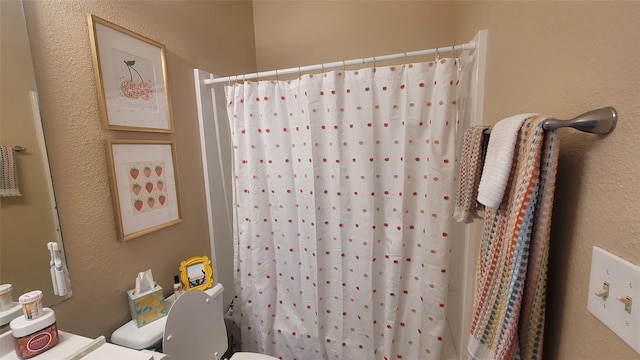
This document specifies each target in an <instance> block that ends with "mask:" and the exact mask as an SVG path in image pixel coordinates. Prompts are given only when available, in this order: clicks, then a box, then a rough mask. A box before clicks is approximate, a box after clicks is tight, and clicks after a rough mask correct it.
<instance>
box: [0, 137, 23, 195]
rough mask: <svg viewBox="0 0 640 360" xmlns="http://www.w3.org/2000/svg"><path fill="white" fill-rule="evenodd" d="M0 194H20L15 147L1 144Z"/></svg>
mask: <svg viewBox="0 0 640 360" xmlns="http://www.w3.org/2000/svg"><path fill="white" fill-rule="evenodd" d="M0 162H2V166H1V167H0V171H1V173H0V196H20V195H21V194H20V190H19V189H18V171H17V169H16V159H15V153H14V151H13V147H11V146H7V145H0Z"/></svg>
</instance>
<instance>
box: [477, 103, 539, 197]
mask: <svg viewBox="0 0 640 360" xmlns="http://www.w3.org/2000/svg"><path fill="white" fill-rule="evenodd" d="M536 115H537V114H520V115H514V116H511V117H508V118H506V119H503V120H500V121H498V123H497V124H496V125H495V126H494V127H493V129H491V137H490V138H489V146H488V147H487V155H486V157H485V159H484V168H483V169H482V177H481V178H480V187H479V189H478V202H480V203H481V204H482V205H484V206H486V207H488V208H492V209H496V208H498V206H500V203H502V198H503V197H504V191H505V188H506V186H507V179H508V177H509V171H510V170H511V160H512V159H513V150H514V146H515V145H516V138H517V137H518V130H520V126H521V125H522V123H523V122H524V121H525V120H526V119H528V118H530V117H532V116H536Z"/></svg>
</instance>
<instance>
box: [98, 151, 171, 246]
mask: <svg viewBox="0 0 640 360" xmlns="http://www.w3.org/2000/svg"><path fill="white" fill-rule="evenodd" d="M106 148H107V157H108V159H109V161H108V163H109V168H110V169H109V170H110V175H111V196H112V199H113V210H114V214H115V217H116V225H117V228H118V235H119V238H120V240H122V241H126V240H130V239H133V238H136V237H139V236H142V235H145V234H148V233H150V232H153V231H156V230H160V229H163V228H166V227H168V226H171V225H175V224H177V223H180V222H182V217H181V213H182V211H181V205H180V192H179V187H178V171H177V169H176V152H175V143H174V142H173V141H162V140H107V141H106Z"/></svg>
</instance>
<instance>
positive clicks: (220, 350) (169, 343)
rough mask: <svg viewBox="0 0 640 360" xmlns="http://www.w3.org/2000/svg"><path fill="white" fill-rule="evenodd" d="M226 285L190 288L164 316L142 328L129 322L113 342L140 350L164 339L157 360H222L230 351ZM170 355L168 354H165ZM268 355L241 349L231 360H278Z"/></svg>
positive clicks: (114, 334)
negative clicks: (226, 322)
mask: <svg viewBox="0 0 640 360" xmlns="http://www.w3.org/2000/svg"><path fill="white" fill-rule="evenodd" d="M223 290H224V288H223V286H222V284H216V285H215V286H214V287H213V288H211V289H207V290H206V291H200V290H189V291H186V292H185V293H184V294H182V295H181V296H180V297H179V298H178V299H177V300H175V302H173V304H172V305H171V307H170V309H169V313H168V314H167V316H165V317H164V318H161V319H158V320H156V321H154V322H152V323H150V324H148V325H145V326H143V327H141V328H137V327H136V326H135V324H133V323H132V322H130V323H127V324H126V325H125V326H122V327H121V328H119V329H118V330H116V331H114V332H113V334H112V335H111V342H113V343H114V344H118V345H121V346H126V347H130V348H134V349H138V350H142V349H149V348H152V347H153V346H154V345H155V344H157V343H158V342H159V341H160V339H161V340H162V354H160V353H153V354H154V359H155V360H158V359H167V360H168V359H174V360H181V359H185V360H188V359H211V360H221V359H223V357H222V356H223V354H224V353H225V352H226V351H227V347H228V343H227V341H228V340H227V330H226V328H225V325H224V317H223V306H222V292H223ZM165 355H167V356H168V357H165ZM275 359H276V358H274V357H272V356H268V355H263V354H257V353H249V352H237V353H235V354H233V356H231V358H230V359H229V360H275Z"/></svg>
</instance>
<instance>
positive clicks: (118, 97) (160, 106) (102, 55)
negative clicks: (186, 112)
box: [88, 14, 173, 133]
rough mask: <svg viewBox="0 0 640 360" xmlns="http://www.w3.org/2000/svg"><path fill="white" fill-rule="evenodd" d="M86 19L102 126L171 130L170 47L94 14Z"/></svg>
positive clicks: (121, 128) (138, 129)
mask: <svg viewBox="0 0 640 360" xmlns="http://www.w3.org/2000/svg"><path fill="white" fill-rule="evenodd" d="M88 22H89V39H90V41H91V51H92V54H93V69H94V74H95V78H96V83H97V90H98V101H99V105H100V115H101V119H102V127H103V128H105V129H109V130H128V131H144V132H159V133H172V132H173V116H172V110H171V96H170V94H169V81H168V77H167V60H166V47H165V46H164V45H163V44H161V43H159V42H157V41H154V40H151V39H149V38H146V37H144V36H142V35H140V34H136V33H134V32H133V31H130V30H128V29H125V28H123V27H121V26H118V25H116V24H114V23H111V22H109V21H107V20H104V19H101V18H99V17H97V16H95V15H93V14H89V15H88Z"/></svg>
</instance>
